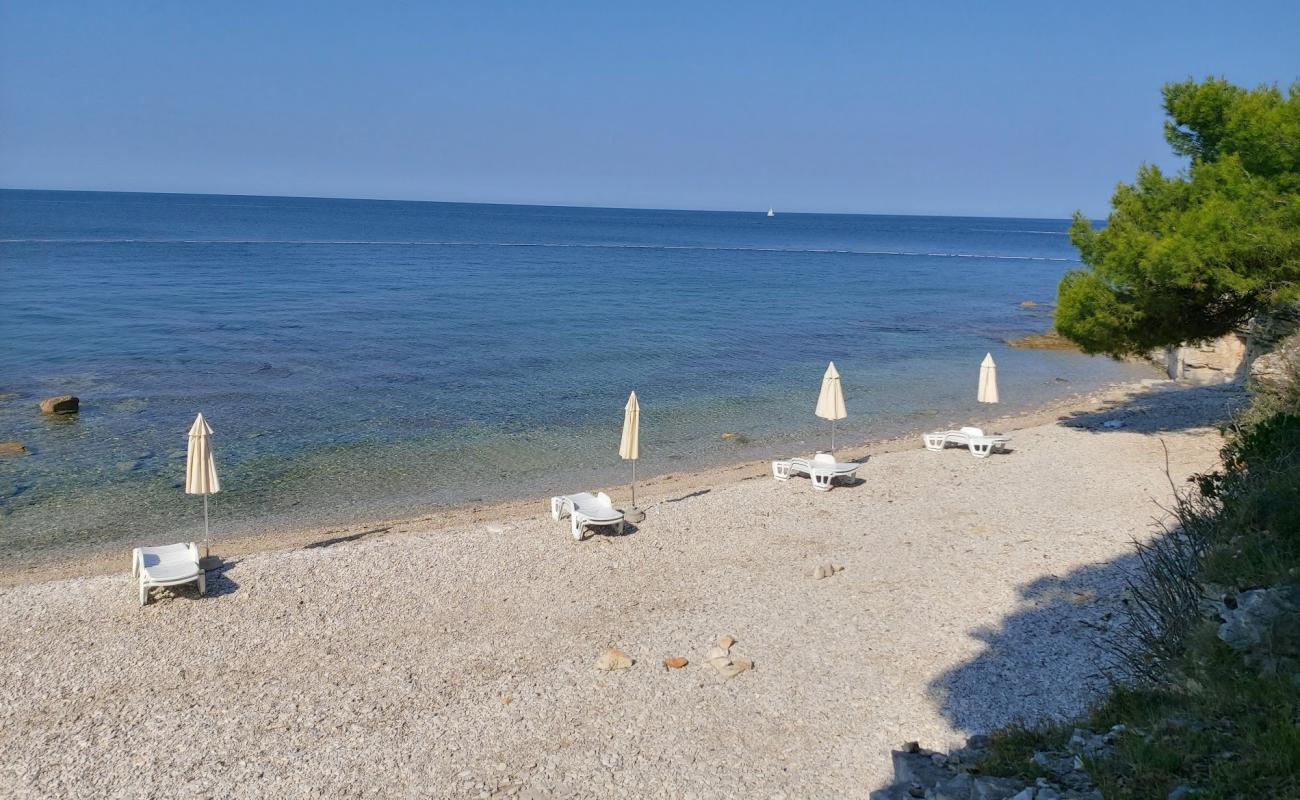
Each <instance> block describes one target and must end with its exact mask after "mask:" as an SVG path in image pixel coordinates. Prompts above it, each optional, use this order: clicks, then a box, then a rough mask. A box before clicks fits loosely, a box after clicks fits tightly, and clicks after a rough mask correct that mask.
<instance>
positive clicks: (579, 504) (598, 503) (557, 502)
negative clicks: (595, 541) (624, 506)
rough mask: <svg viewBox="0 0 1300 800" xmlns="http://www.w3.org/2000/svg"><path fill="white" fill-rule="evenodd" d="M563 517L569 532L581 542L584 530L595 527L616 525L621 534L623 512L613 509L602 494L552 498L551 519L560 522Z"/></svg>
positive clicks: (609, 501) (612, 504) (585, 493)
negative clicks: (567, 523) (565, 518)
mask: <svg viewBox="0 0 1300 800" xmlns="http://www.w3.org/2000/svg"><path fill="white" fill-rule="evenodd" d="M564 517H568V518H569V531H570V532H571V533H572V534H573V538H574V539H577V540H578V541H582V536H583V532H582V531H583V529H584V528H591V527H595V526H597V525H617V526H618V532H619V533H622V532H623V512H622V511H619V510H618V509H617V508H614V503H613V502H612V501H611V500H610V499H609V495H607V494H605V493H604V492H597V493H596V494H591V493H590V492H579V493H578V494H565V495H560V496H558V497H552V498H551V518H552V519H556V520H560V519H563V518H564Z"/></svg>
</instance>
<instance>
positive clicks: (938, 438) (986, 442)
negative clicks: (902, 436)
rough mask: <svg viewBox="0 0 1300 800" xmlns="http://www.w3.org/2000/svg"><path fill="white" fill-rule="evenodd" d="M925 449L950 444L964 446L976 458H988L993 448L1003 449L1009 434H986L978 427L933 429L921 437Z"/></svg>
mask: <svg viewBox="0 0 1300 800" xmlns="http://www.w3.org/2000/svg"><path fill="white" fill-rule="evenodd" d="M921 439H922V441H924V442H925V449H926V450H942V449H944V448H945V447H947V446H948V445H950V444H955V445H957V446H959V447H965V448H967V449H969V450H970V453H971V455H973V456H975V457H976V458H988V455H989V453H992V452H993V451H994V450H1003V449H1005V448H1006V444H1007V442H1009V441H1011V437H1010V436H986V435H985V434H984V431H982V430H980V429H979V428H969V427H968V428H962V429H961V430H956V431H935V432H934V433H927V434H924V435H923V436H922V437H921Z"/></svg>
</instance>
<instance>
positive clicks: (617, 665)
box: [596, 647, 632, 672]
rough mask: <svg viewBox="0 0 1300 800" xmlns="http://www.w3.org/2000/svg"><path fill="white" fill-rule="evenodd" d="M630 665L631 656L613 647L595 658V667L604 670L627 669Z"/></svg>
mask: <svg viewBox="0 0 1300 800" xmlns="http://www.w3.org/2000/svg"><path fill="white" fill-rule="evenodd" d="M630 666H632V657H631V656H629V655H628V654H627V653H624V652H623V651H622V650H618V649H616V648H613V647H611V648H610V649H608V650H606V651H605V652H604V653H602V654H601V656H600V658H598V659H597V660H596V669H602V670H605V671H606V672H612V671H614V670H616V669H627V668H628V667H630Z"/></svg>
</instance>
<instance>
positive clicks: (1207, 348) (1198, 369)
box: [1151, 305, 1300, 385]
mask: <svg viewBox="0 0 1300 800" xmlns="http://www.w3.org/2000/svg"><path fill="white" fill-rule="evenodd" d="M1297 336H1300V305H1295V306H1290V307H1287V308H1283V309H1279V310H1277V311H1273V312H1269V313H1265V314H1260V315H1258V316H1256V317H1255V318H1254V319H1252V320H1251V321H1250V323H1249V324H1248V325H1246V326H1244V327H1243V328H1242V329H1241V330H1238V331H1233V332H1232V333H1229V334H1227V335H1226V336H1221V337H1219V338H1218V339H1212V340H1210V341H1208V342H1203V343H1201V344H1185V345H1181V346H1179V347H1169V348H1166V349H1165V350H1163V351H1157V352H1155V353H1152V354H1151V360H1152V361H1154V362H1156V363H1157V364H1159V365H1160V366H1162V367H1164V368H1165V370H1166V371H1167V373H1168V375H1169V377H1170V378H1173V379H1174V380H1179V381H1185V382H1186V383H1190V384H1196V385H1206V384H1216V383H1232V382H1234V381H1242V380H1245V379H1246V378H1247V377H1249V378H1250V381H1251V382H1252V383H1261V384H1267V382H1269V381H1275V380H1277V379H1278V377H1277V376H1279V375H1282V374H1285V372H1286V369H1285V366H1284V365H1285V362H1286V361H1287V360H1288V359H1295V358H1300V352H1297V351H1300V341H1298V340H1297Z"/></svg>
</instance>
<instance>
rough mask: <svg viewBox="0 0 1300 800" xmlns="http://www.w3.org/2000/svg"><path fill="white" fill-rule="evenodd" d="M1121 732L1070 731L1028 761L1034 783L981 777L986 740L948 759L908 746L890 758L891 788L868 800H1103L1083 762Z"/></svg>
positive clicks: (947, 755) (972, 741)
mask: <svg viewBox="0 0 1300 800" xmlns="http://www.w3.org/2000/svg"><path fill="white" fill-rule="evenodd" d="M1124 732H1125V729H1124V726H1123V725H1116V726H1115V727H1114V728H1112V729H1111V730H1110V731H1108V732H1107V733H1104V734H1102V733H1095V732H1093V731H1090V730H1087V729H1085V728H1075V729H1074V732H1073V735H1072V736H1071V737H1070V741H1069V742H1068V743H1067V744H1066V745H1065V747H1064V748H1063V749H1061V750H1043V751H1039V752H1036V753H1034V755H1033V758H1032V761H1033V762H1034V764H1035V765H1036V766H1037V767H1038V768H1039V770H1040V771H1041V772H1044V773H1046V774H1047V776H1048V777H1043V778H1038V779H1037V780H1035V781H1033V782H1030V781H1027V780H1022V779H1020V778H1006V777H996V776H992V775H983V774H981V770H980V765H979V762H980V761H982V760H983V759H984V756H985V755H986V751H987V748H988V746H989V739H988V737H987V736H972V737H971V738H970V739H968V740H967V741H966V746H965V747H962V748H960V749H958V750H953V751H952V752H950V753H939V752H934V751H932V750H926V749H925V748H923V747H921V746H919V745H918V744H917V743H916V742H908V743H907V744H905V745H903V748H902V749H901V750H895V751H893V753H892V758H893V762H894V782H893V783H891V784H890V785H889V786H886V787H884V788H883V789H877V790H876V791H874V792H872V793H871V800H912V798H925V799H926V800H1102V795H1101V791H1100V790H1098V789H1097V787H1096V786H1095V785H1094V784H1093V782H1092V779H1091V778H1090V777H1089V776H1088V773H1087V772H1085V771H1084V769H1083V758H1084V757H1085V756H1087V757H1103V756H1105V754H1106V752H1107V751H1108V750H1109V748H1110V747H1111V746H1112V745H1113V744H1114V743H1115V742H1116V741H1117V740H1118V738H1119V737H1120V736H1122V735H1123V734H1124Z"/></svg>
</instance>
